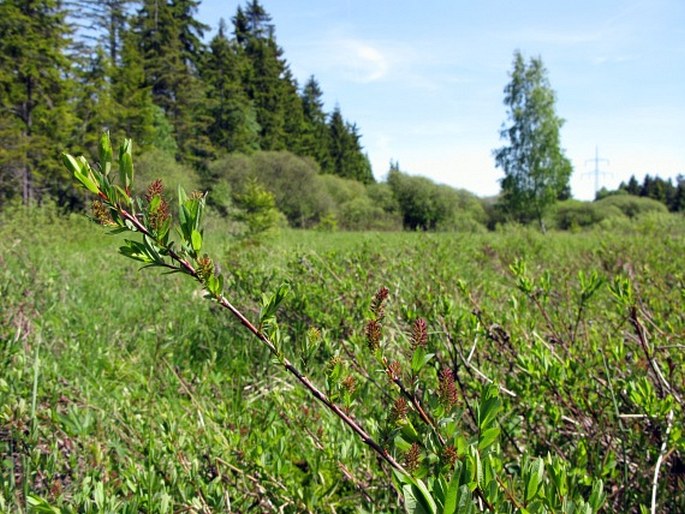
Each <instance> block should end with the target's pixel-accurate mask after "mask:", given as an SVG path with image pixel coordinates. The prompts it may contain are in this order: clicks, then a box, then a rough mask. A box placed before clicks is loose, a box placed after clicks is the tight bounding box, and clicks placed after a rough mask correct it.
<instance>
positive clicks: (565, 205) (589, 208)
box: [552, 200, 624, 230]
mask: <svg viewBox="0 0 685 514" xmlns="http://www.w3.org/2000/svg"><path fill="white" fill-rule="evenodd" d="M552 216H553V221H554V224H553V225H552V226H555V227H556V228H558V229H560V230H577V229H581V228H589V227H592V226H594V225H597V224H599V223H600V222H602V221H603V220H605V219H608V218H612V217H619V218H621V217H623V216H624V214H623V212H622V211H621V210H620V209H619V208H618V207H616V206H615V205H600V204H598V203H596V202H582V201H579V200H564V201H563V202H559V203H558V204H557V205H556V206H555V208H554V211H553V213H552Z"/></svg>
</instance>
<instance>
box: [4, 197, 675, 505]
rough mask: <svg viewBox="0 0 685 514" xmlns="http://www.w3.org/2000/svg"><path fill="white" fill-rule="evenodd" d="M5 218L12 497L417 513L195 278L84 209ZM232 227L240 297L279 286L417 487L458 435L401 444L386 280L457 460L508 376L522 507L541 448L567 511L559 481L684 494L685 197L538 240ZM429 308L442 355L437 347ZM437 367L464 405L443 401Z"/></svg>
mask: <svg viewBox="0 0 685 514" xmlns="http://www.w3.org/2000/svg"><path fill="white" fill-rule="evenodd" d="M1 216H2V218H1V220H0V297H1V298H2V299H1V301H0V363H1V364H0V512H8V513H16V512H57V513H61V512H63V513H71V512H83V513H90V512H93V513H95V512H98V513H101V512H125V513H138V512H154V513H181V512H197V513H209V512H338V513H340V512H396V511H400V510H402V509H403V508H407V506H406V505H404V503H403V502H405V501H406V495H405V497H404V499H403V495H402V494H401V492H402V488H401V484H398V480H397V478H396V477H394V476H393V473H392V472H391V470H390V469H388V467H387V466H386V465H385V464H384V463H382V462H381V461H380V459H379V458H378V456H377V455H376V454H375V453H374V452H373V451H371V449H370V448H369V447H368V446H367V445H365V444H364V443H363V442H362V441H361V440H360V439H359V438H358V437H356V436H355V435H354V434H353V433H352V432H351V431H350V430H349V429H348V428H347V427H346V426H344V425H343V424H342V422H341V421H340V419H338V418H337V417H335V416H333V415H332V414H330V412H329V411H327V410H326V409H325V408H323V407H322V406H321V404H320V403H318V402H317V401H316V400H315V399H313V398H312V397H311V396H310V395H309V394H308V393H307V391H306V390H305V389H303V388H302V387H301V386H300V385H299V384H298V383H297V382H296V381H295V380H294V379H293V378H292V376H291V375H290V374H288V373H287V372H286V370H284V368H283V366H282V365H281V363H280V362H279V361H278V359H275V358H274V357H273V356H272V355H271V354H270V353H269V352H268V350H267V349H266V348H265V347H264V346H261V345H260V344H259V341H258V340H257V339H255V338H254V337H252V336H251V335H250V334H249V333H248V332H247V331H246V330H244V329H243V327H242V326H241V325H240V324H239V323H238V322H237V321H236V320H235V319H233V318H232V317H231V316H230V314H229V313H227V312H226V311H224V310H222V309H220V308H219V307H218V306H217V304H216V303H214V302H212V301H210V300H206V299H204V298H203V292H202V290H201V289H200V288H199V286H198V285H197V284H196V283H193V281H192V280H189V277H187V276H182V275H179V274H172V275H164V274H162V273H160V272H159V271H158V270H155V269H152V270H140V269H139V266H138V265H137V263H135V262H133V261H130V260H128V259H126V258H124V257H123V256H121V255H118V254H117V248H118V246H120V244H121V243H122V239H123V237H124V236H122V235H114V236H112V235H108V234H107V229H105V228H103V227H101V226H99V225H97V224H95V223H93V222H91V221H89V220H88V219H86V218H85V217H84V216H80V215H71V216H69V217H65V216H61V215H58V214H57V213H55V212H54V211H53V210H51V209H49V208H44V209H33V210H27V211H25V210H21V209H17V210H14V211H7V210H6V211H4V212H3V213H2V214H1ZM227 233H228V232H227V229H226V227H224V226H223V225H222V222H221V221H220V220H219V219H216V220H215V219H210V220H209V223H208V227H207V229H206V232H205V239H206V244H205V246H206V249H207V250H208V252H209V253H210V254H211V255H212V256H213V257H214V259H215V262H216V264H217V265H218V267H219V269H220V270H221V273H222V274H223V275H224V277H225V280H226V283H225V287H224V290H225V295H226V297H227V298H228V299H229V300H230V301H231V302H232V303H233V304H234V305H236V306H237V307H238V308H240V309H241V311H242V312H243V313H244V314H245V315H246V316H247V317H248V318H250V319H257V317H258V315H259V310H260V306H262V304H263V299H262V298H263V295H265V294H266V295H268V294H270V293H271V292H273V291H275V290H276V289H278V288H279V286H281V285H282V284H287V286H288V294H287V296H286V298H285V300H284V301H283V303H282V304H281V305H280V307H279V309H278V312H277V314H276V316H277V319H278V330H279V341H280V345H281V346H280V349H281V351H282V352H283V354H284V355H285V356H287V358H288V359H289V360H290V361H291V362H293V363H294V364H296V365H297V366H298V368H299V369H301V370H302V371H303V372H304V373H306V374H307V376H309V377H310V378H311V380H312V381H313V382H314V383H316V384H317V385H318V387H320V388H321V389H322V390H324V391H326V393H327V394H328V395H329V397H330V398H331V399H333V400H334V401H335V402H337V403H338V404H339V405H341V406H342V407H343V408H344V410H345V411H346V412H348V413H349V414H350V415H351V416H353V418H354V419H355V420H357V421H358V422H359V423H360V425H362V426H363V427H365V429H366V430H367V431H368V432H369V433H370V434H372V435H373V437H375V438H376V440H377V441H379V443H380V444H382V445H383V447H384V448H387V451H388V452H390V453H391V454H392V455H394V456H395V458H396V459H397V460H398V461H400V462H403V463H404V465H405V466H406V467H407V468H408V469H409V468H411V469H412V470H413V472H414V475H415V476H416V477H419V478H421V479H422V480H423V481H424V482H426V483H429V484H430V481H431V473H433V471H432V470H433V469H434V467H435V466H436V465H437V464H436V462H438V460H440V459H442V456H440V455H434V454H433V453H432V452H431V446H430V445H428V444H427V445H425V446H420V445H417V446H416V449H415V448H414V446H415V445H414V444H412V445H409V443H411V442H412V440H413V439H412V437H413V436H412V434H408V433H407V432H408V430H405V428H406V427H407V426H410V425H411V424H405V425H401V426H402V430H400V431H399V432H398V431H397V430H394V429H393V428H392V427H393V423H395V424H396V423H397V418H399V417H401V415H400V414H401V413H400V414H398V413H397V412H396V410H397V409H398V408H399V407H398V403H397V389H396V385H395V384H393V383H392V381H391V380H389V379H388V372H387V370H385V369H383V367H382V366H381V365H379V364H378V362H379V360H378V358H374V356H373V355H372V354H371V352H370V351H369V349H368V344H367V337H366V334H365V331H366V327H367V323H368V320H369V312H370V308H371V307H372V299H373V298H374V295H375V294H376V293H377V291H378V290H379V288H381V287H387V289H388V298H387V301H386V303H385V312H384V316H383V317H382V325H383V333H382V339H381V340H380V347H381V351H382V352H383V355H384V356H387V359H388V360H389V361H392V362H393V363H394V362H397V363H398V364H397V368H398V370H397V373H398V374H401V376H403V377H404V384H405V385H406V387H407V389H408V390H410V391H411V392H412V395H413V397H414V398H416V399H417V401H418V400H420V401H421V402H422V404H423V405H427V406H428V407H430V408H431V409H432V411H433V412H437V413H438V414H441V413H442V415H441V416H437V417H443V418H445V419H449V420H450V421H449V430H448V429H447V428H445V430H446V432H445V433H448V434H449V437H451V438H452V439H450V440H454V441H455V443H454V452H453V458H452V459H451V460H450V459H448V460H449V462H448V463H447V464H446V466H448V467H449V466H455V465H457V466H458V464H455V463H459V462H461V461H462V460H464V459H466V455H467V454H468V450H467V447H468V444H470V442H471V441H473V440H474V439H473V437H477V436H478V435H477V431H478V427H477V426H476V425H477V423H475V420H476V418H477V416H478V414H477V413H478V412H480V411H479V407H478V404H479V401H480V398H481V396H482V395H483V392H484V390H485V389H486V387H487V386H488V385H489V384H494V385H495V389H497V390H498V391H499V393H498V394H499V399H500V400H501V404H502V405H501V410H500V411H499V413H498V414H497V419H496V423H497V426H498V429H499V430H498V431H497V433H498V434H499V437H498V438H497V440H496V442H495V443H493V444H495V447H496V448H497V453H496V455H497V458H498V459H500V461H501V463H502V465H501V466H500V468H498V469H501V470H502V476H504V477H508V476H512V477H513V476H518V475H520V474H523V475H522V476H524V488H523V489H520V490H519V489H517V487H518V485H517V484H518V482H516V481H515V480H514V479H513V478H512V479H511V480H510V481H509V478H504V479H502V480H503V481H502V484H501V485H502V487H503V488H504V489H507V490H508V491H514V493H512V494H513V496H515V499H512V498H509V500H511V502H510V503H512V505H513V506H512V507H511V510H506V511H507V512H509V511H511V512H543V511H544V510H536V509H541V507H539V506H537V507H536V505H538V504H536V498H538V496H539V495H543V494H547V493H543V492H538V491H543V489H541V488H539V486H537V485H536V487H537V488H532V489H531V487H533V486H531V483H534V484H537V482H534V481H532V479H531V478H530V477H529V478H528V479H527V481H526V480H525V474H526V473H527V471H526V469H528V468H529V467H530V466H529V465H528V464H526V463H527V462H531V459H534V458H537V457H540V458H541V459H540V460H539V462H544V463H545V475H544V478H541V479H540V480H543V481H549V482H550V483H552V482H553V483H557V481H556V480H557V479H556V478H555V476H556V475H555V473H557V472H560V471H559V470H561V469H562V468H563V470H564V471H563V473H564V480H565V482H564V484H565V485H564V486H563V488H562V487H561V486H558V487H557V489H555V490H557V493H558V495H559V501H560V502H561V503H559V505H562V504H563V505H564V507H563V508H564V509H565V510H564V511H565V512H577V510H573V508H572V507H573V506H571V507H569V506H568V505H567V503H564V499H565V496H566V495H567V496H568V497H569V498H571V497H575V496H574V495H576V496H578V497H580V498H584V499H585V500H588V498H589V497H590V496H591V495H592V491H593V484H595V483H597V482H598V481H601V483H602V484H603V494H604V497H603V499H602V501H601V502H600V503H599V504H598V505H597V506H598V507H599V508H598V510H601V511H603V512H641V511H642V512H649V511H650V508H654V507H656V508H657V511H658V512H684V511H685V493H684V492H683V491H685V437H684V435H683V426H684V423H683V421H684V419H685V418H684V414H683V405H684V404H683V398H684V397H685V357H684V355H685V352H684V350H685V310H684V309H683V306H684V305H685V257H684V256H685V221H684V220H683V218H682V217H678V216H675V215H665V214H651V215H645V216H643V217H640V218H638V219H636V220H633V221H630V222H625V223H622V224H621V225H618V226H607V227H597V228H594V229H592V230H590V231H585V232H578V233H569V232H563V233H562V232H552V233H548V234H545V235H543V234H541V233H539V232H538V231H536V230H534V229H530V228H523V227H508V228H504V229H502V230H500V231H497V232H490V233H481V234H467V233H449V234H447V233H445V234H441V233H418V232H417V233H408V232H404V233H400V232H388V233H384V232H359V233H351V232H317V231H304V230H292V229H288V230H285V229H284V230H281V231H280V232H278V233H277V234H275V235H273V236H271V237H270V238H267V239H264V240H261V241H247V240H236V239H234V238H232V237H230V236H228V235H227ZM127 237H130V236H127ZM138 264H139V263H138ZM418 319H422V320H425V322H426V329H427V330H426V332H427V340H426V341H425V348H426V351H425V352H424V353H423V354H422V355H424V356H426V355H430V357H426V362H425V363H422V364H420V365H416V363H415V362H412V359H413V357H412V354H411V349H412V345H413V344H414V343H413V341H412V336H411V334H412V327H413V326H414V325H415V324H416V321H417V320H418ZM384 358H385V357H384ZM445 368H449V369H451V370H452V373H453V378H454V382H453V384H452V386H451V387H453V391H454V394H453V398H451V401H450V402H449V408H450V409H452V410H451V411H450V414H449V417H447V415H446V414H445V413H444V412H443V411H441V410H440V409H443V410H444V409H445V407H444V406H441V405H442V404H440V405H439V404H438V403H439V402H438V401H437V400H435V401H434V399H433V397H432V396H431V394H432V393H431V391H443V389H441V388H443V386H442V385H441V384H442V382H441V380H442V379H441V377H442V376H443V375H441V370H443V369H445ZM393 369H394V368H393ZM450 391H451V390H450ZM440 394H442V393H440ZM438 396H439V395H438V394H437V393H436V398H437V397H438ZM410 407H411V406H410ZM481 408H482V407H481ZM474 412H475V414H474ZM406 416H408V419H410V420H412V419H413V418H412V416H416V412H414V411H413V410H412V409H411V408H410V409H409V413H408V414H406ZM414 424H415V425H416V426H417V427H418V424H419V423H418V422H416V421H415V422H414ZM440 430H442V427H441V428H440ZM418 431H419V433H421V430H420V429H418ZM481 436H482V434H481ZM493 437H494V436H493ZM416 440H417V441H418V440H420V439H418V438H417V439H416ZM476 441H482V439H480V440H478V439H476ZM478 444H479V445H480V443H478ZM412 451H413V452H414V453H413V454H412ZM464 461H465V460H464ZM440 462H443V461H442V460H440ZM449 469H451V468H449ZM540 473H541V474H540V477H542V476H543V475H542V471H540ZM475 480H476V482H478V480H479V478H478V477H476V478H475ZM536 480H537V479H536ZM478 483H479V482H478ZM507 484H510V485H509V486H508V488H507V487H504V486H506V485H507ZM436 487H437V486H436ZM550 487H552V486H550ZM472 490H476V489H475V488H474V489H472ZM549 490H553V489H549ZM517 491H518V492H517ZM405 492H406V491H405ZM488 494H490V493H487V491H486V492H485V496H487V495H488ZM492 494H493V495H496V494H497V493H496V492H494V491H493V492H492ZM517 495H518V496H517ZM536 495H538V496H536ZM654 495H656V496H654ZM488 498H489V496H488ZM445 501H447V500H445ZM486 502H487V500H485V499H483V502H482V503H480V506H481V507H483V505H487V503H486ZM403 505H404V506H403ZM560 509H561V507H560ZM482 510H487V508H485V507H483V508H482ZM418 511H419V510H415V512H418ZM425 511H426V512H428V511H430V509H429V508H426V510H425ZM504 511H505V510H502V512H504ZM463 512H470V511H469V510H463ZM583 512H585V511H583Z"/></svg>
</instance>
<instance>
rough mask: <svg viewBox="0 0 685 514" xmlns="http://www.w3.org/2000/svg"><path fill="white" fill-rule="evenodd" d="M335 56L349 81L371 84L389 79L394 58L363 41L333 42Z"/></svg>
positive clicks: (344, 40) (340, 40)
mask: <svg viewBox="0 0 685 514" xmlns="http://www.w3.org/2000/svg"><path fill="white" fill-rule="evenodd" d="M331 46H332V47H333V48H332V49H333V56H334V59H335V60H337V61H338V64H339V65H342V66H341V67H340V70H341V72H342V73H343V74H344V75H345V77H346V78H347V79H348V80H351V81H353V82H360V83H369V82H376V81H378V80H382V79H383V78H385V77H387V75H388V73H389V71H390V69H391V63H392V56H391V55H390V54H389V53H388V52H387V51H384V50H383V49H381V48H380V47H379V46H377V45H374V44H372V43H370V42H367V41H363V40H361V39H339V40H337V41H333V42H332V45H331Z"/></svg>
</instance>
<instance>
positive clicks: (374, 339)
mask: <svg viewBox="0 0 685 514" xmlns="http://www.w3.org/2000/svg"><path fill="white" fill-rule="evenodd" d="M382 335H383V334H382V331H381V324H380V322H379V321H378V320H377V319H372V320H369V322H368V323H367V324H366V343H367V344H368V346H369V350H371V351H372V352H375V351H376V350H377V349H378V348H379V347H380V344H381V336H382Z"/></svg>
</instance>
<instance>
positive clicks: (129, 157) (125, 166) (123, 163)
mask: <svg viewBox="0 0 685 514" xmlns="http://www.w3.org/2000/svg"><path fill="white" fill-rule="evenodd" d="M132 147H133V143H132V141H131V140H130V139H124V142H123V144H122V145H121V146H120V147H119V180H120V182H121V184H122V186H123V187H124V189H125V190H127V191H128V190H130V188H131V184H132V183H133V153H132Z"/></svg>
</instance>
